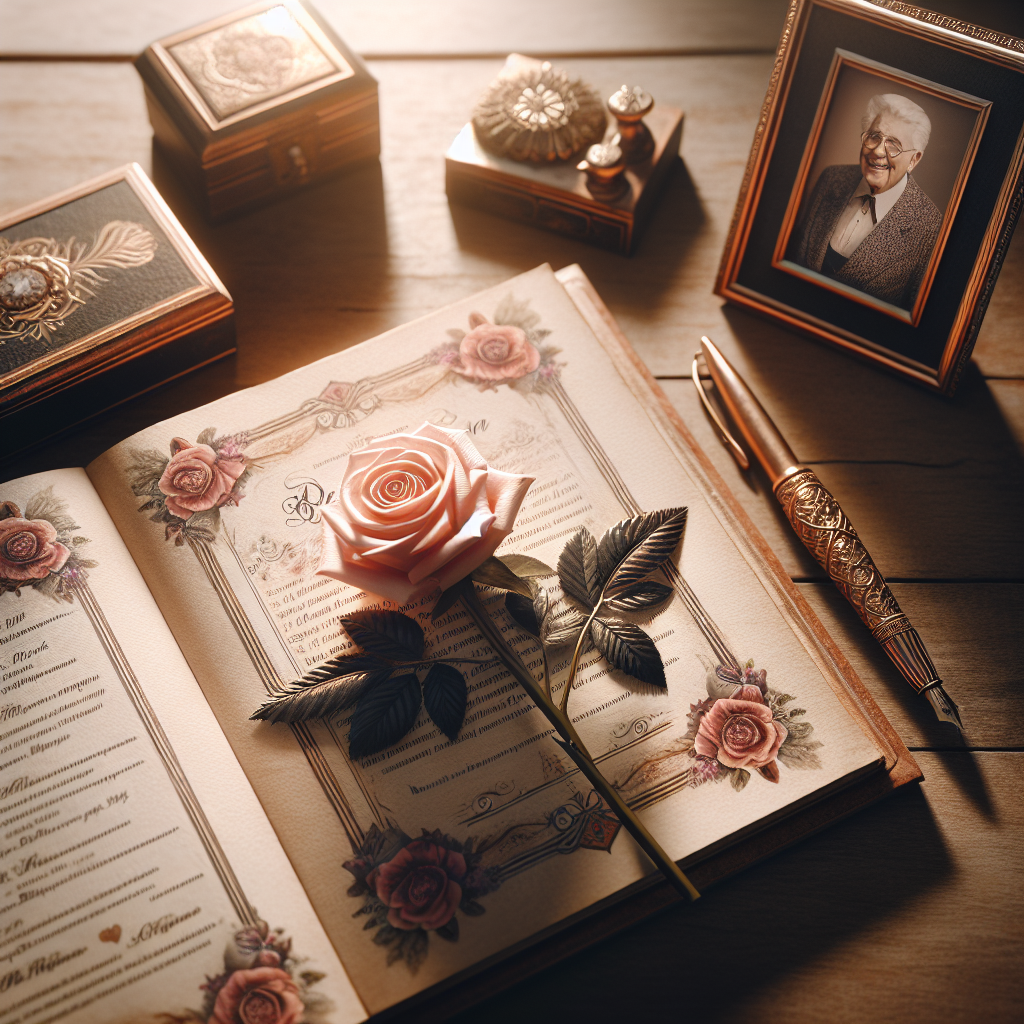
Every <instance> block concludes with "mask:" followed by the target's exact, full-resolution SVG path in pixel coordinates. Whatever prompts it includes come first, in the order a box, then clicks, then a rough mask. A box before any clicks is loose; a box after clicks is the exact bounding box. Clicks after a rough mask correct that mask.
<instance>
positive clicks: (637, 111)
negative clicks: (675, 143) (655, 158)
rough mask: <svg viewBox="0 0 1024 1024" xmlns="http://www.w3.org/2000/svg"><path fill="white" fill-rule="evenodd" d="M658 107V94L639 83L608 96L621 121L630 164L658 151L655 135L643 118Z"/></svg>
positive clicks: (620, 131)
mask: <svg viewBox="0 0 1024 1024" xmlns="http://www.w3.org/2000/svg"><path fill="white" fill-rule="evenodd" d="M653 108H654V97H653V96H651V94H650V93H648V92H644V90H643V89H642V88H641V87H640V86H639V85H634V86H629V85H623V86H622V87H621V88H620V89H619V91H618V92H616V93H613V94H612V95H611V96H609V97H608V109H609V110H610V111H611V113H612V116H613V117H614V118H615V120H616V121H618V122H619V135H620V136H621V137H622V150H623V153H625V157H626V163H627V164H639V163H643V161H645V160H649V159H650V157H651V154H652V153H653V152H654V139H653V137H652V136H651V133H650V131H649V130H648V128H647V125H645V124H644V122H643V118H644V117H645V116H646V115H647V114H649V113H650V112H651V110H652V109H653Z"/></svg>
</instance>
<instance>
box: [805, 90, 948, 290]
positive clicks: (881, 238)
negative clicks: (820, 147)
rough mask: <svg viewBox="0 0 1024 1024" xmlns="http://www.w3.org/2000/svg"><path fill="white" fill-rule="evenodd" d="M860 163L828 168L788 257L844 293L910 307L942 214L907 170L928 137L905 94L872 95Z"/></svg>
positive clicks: (923, 117)
mask: <svg viewBox="0 0 1024 1024" xmlns="http://www.w3.org/2000/svg"><path fill="white" fill-rule="evenodd" d="M861 127H862V128H863V129H864V130H863V133H862V134H861V147H860V164H859V165H858V164H848V165H835V166H832V167H826V168H825V169H824V170H823V171H822V172H821V175H820V177H819V178H818V181H817V183H816V184H815V186H814V191H813V192H812V193H811V196H810V198H809V199H805V200H804V202H803V204H802V205H801V209H800V216H799V219H798V223H797V230H796V233H795V235H794V241H793V242H792V243H791V245H790V248H789V252H788V253H787V256H788V258H789V259H790V260H792V261H793V262H794V263H799V264H800V265H801V266H804V267H808V268H809V269H811V270H816V271H818V272H819V273H821V274H824V275H826V276H827V277H831V278H833V279H834V280H836V281H837V282H840V283H842V284H845V285H847V286H849V287H850V288H856V289H857V290H858V291H861V292H865V293H866V294H868V295H872V296H874V297H875V298H877V299H882V300H883V301H884V302H888V303H891V304H892V305H894V306H898V307H899V308H900V309H911V308H912V307H913V304H914V298H915V297H916V295H917V291H918V288H920V286H921V279H922V278H923V277H924V272H925V269H926V267H927V266H928V260H929V258H930V257H931V254H932V249H934V247H935V240H936V238H937V237H938V234H939V226H940V225H941V223H942V214H941V213H940V212H939V210H938V208H937V207H936V206H935V204H934V203H933V202H932V201H931V199H929V198H928V196H927V195H926V194H925V192H924V191H923V189H922V188H921V186H920V185H918V183H917V182H916V181H915V180H914V177H913V175H912V174H911V173H910V172H911V171H912V170H913V169H914V168H915V167H916V166H917V165H918V163H919V162H920V160H921V157H922V156H923V155H924V151H925V147H926V146H927V145H928V139H929V137H930V135H931V130H932V125H931V121H929V119H928V115H927V114H926V113H925V112H924V111H923V110H922V109H921V108H920V107H919V106H918V105H917V104H916V103H914V102H913V101H911V100H909V99H907V97H906V96H900V95H897V94H896V93H884V94H881V95H878V96H872V97H871V99H870V100H869V101H868V105H867V110H866V111H865V112H864V117H863V120H862V122H861Z"/></svg>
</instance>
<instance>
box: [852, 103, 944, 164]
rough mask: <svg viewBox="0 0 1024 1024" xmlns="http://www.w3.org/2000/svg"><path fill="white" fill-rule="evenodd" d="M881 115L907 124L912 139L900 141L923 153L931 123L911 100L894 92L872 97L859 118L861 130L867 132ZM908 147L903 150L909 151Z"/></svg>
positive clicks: (930, 130) (930, 131)
mask: <svg viewBox="0 0 1024 1024" xmlns="http://www.w3.org/2000/svg"><path fill="white" fill-rule="evenodd" d="M883 114H888V115H889V117H892V118H895V119H897V120H900V121H903V122H905V123H906V124H909V125H910V127H911V128H912V129H913V130H914V137H913V139H908V140H903V139H901V140H900V141H901V142H904V141H906V142H909V143H910V145H912V146H913V147H914V149H916V150H919V151H920V152H922V153H923V152H924V150H925V147H926V146H927V145H928V140H929V139H930V138H931V134H932V123H931V121H930V120H929V119H928V115H927V114H926V113H925V112H924V111H923V110H922V109H921V108H920V107H919V106H918V105H917V104H916V103H915V102H914V101H913V100H908V99H907V97H906V96H900V95H899V94H898V93H895V92H883V93H879V94H878V95H877V96H872V97H871V99H869V100H868V106H867V110H865V111H864V116H863V117H862V118H861V122H860V126H861V130H862V131H865V132H866V131H869V130H870V128H871V126H872V125H873V124H874V123H875V119H876V118H877V117H880V116H881V115H883ZM910 145H908V146H906V147H905V148H907V149H909V148H910Z"/></svg>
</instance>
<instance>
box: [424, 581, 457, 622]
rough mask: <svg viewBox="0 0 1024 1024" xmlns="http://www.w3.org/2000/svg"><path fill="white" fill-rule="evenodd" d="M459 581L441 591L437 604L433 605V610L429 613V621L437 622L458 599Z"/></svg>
mask: <svg viewBox="0 0 1024 1024" xmlns="http://www.w3.org/2000/svg"><path fill="white" fill-rule="evenodd" d="M461 582H462V581H461V580H459V583H456V584H455V585H454V586H451V587H449V588H448V589H447V590H442V591H441V596H440V597H439V598H438V599H437V604H435V605H434V610H433V611H432V612H431V613H430V621H431V622H437V621H438V620H439V619H440V618H441V616H442V615H444V614H445V613H446V612H447V611H448V609H449V608H451V607H452V605H454V604H455V602H456V601H458V599H459V594H461V593H462V590H461V588H460V586H459V584H460V583H461Z"/></svg>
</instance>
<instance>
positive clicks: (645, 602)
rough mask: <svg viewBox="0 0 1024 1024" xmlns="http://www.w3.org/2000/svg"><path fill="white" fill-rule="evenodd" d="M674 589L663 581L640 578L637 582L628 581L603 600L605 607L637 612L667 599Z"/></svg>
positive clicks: (613, 609)
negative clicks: (615, 592) (627, 583)
mask: <svg viewBox="0 0 1024 1024" xmlns="http://www.w3.org/2000/svg"><path fill="white" fill-rule="evenodd" d="M673 593H674V591H673V590H672V588H671V587H666V586H665V584H664V583H657V582H656V581H654V580H640V581H639V582H637V583H630V584H629V585H628V586H627V587H624V588H623V589H622V590H620V591H619V592H618V593H617V594H615V596H614V597H610V598H608V600H607V601H605V607H606V608H611V609H612V611H616V612H639V611H645V610H646V609H648V608H656V607H657V606H658V605H659V604H663V603H664V602H665V601H667V600H668V599H669V598H670V597H671V596H672V594H673Z"/></svg>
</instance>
